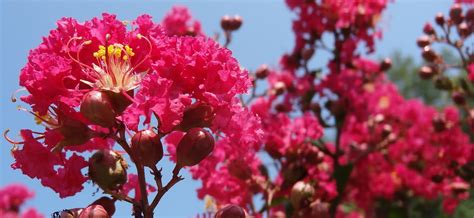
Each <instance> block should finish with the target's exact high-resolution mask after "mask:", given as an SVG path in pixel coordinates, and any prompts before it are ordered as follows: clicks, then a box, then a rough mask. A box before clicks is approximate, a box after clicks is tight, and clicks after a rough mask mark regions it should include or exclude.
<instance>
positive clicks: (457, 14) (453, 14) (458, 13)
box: [449, 4, 463, 24]
mask: <svg viewBox="0 0 474 218" xmlns="http://www.w3.org/2000/svg"><path fill="white" fill-rule="evenodd" d="M449 18H451V20H452V21H453V22H454V23H455V24H459V23H461V22H462V20H463V16H462V6H461V5H460V4H454V5H453V6H451V9H450V10H449Z"/></svg>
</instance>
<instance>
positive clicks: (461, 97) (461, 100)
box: [451, 92, 466, 106]
mask: <svg viewBox="0 0 474 218" xmlns="http://www.w3.org/2000/svg"><path fill="white" fill-rule="evenodd" d="M451 98H452V99H453V101H454V103H456V104H457V105H459V106H462V105H465V104H466V96H465V94H464V93H462V92H453V94H452V95H451Z"/></svg>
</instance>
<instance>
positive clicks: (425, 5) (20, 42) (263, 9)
mask: <svg viewBox="0 0 474 218" xmlns="http://www.w3.org/2000/svg"><path fill="white" fill-rule="evenodd" d="M0 1H1V5H0V10H1V12H0V14H1V15H0V27H1V28H0V29H1V35H0V42H1V43H0V49H1V52H0V66H1V70H0V89H1V91H0V130H1V131H2V132H3V130H5V129H7V128H9V129H11V130H12V131H11V136H15V134H16V133H17V132H18V131H19V130H20V129H21V128H38V127H36V126H35V125H34V121H33V118H32V117H31V116H30V115H28V114H26V113H23V112H19V111H17V110H16V109H15V108H16V104H12V103H11V102H10V100H9V99H10V95H11V93H12V92H13V91H15V90H16V89H18V88H19V87H18V75H19V71H20V69H21V68H22V67H23V66H24V64H25V63H26V58H27V55H28V51H29V50H30V49H32V48H35V47H36V46H38V44H39V43H40V42H41V37H42V36H45V35H47V34H48V32H49V31H50V30H51V29H53V28H55V26H56V20H58V19H59V18H61V17H65V16H67V17H74V18H76V19H78V20H80V21H84V20H88V19H91V18H92V17H95V16H100V14H101V13H102V12H108V13H114V14H117V15H118V17H119V18H120V19H123V20H132V19H134V18H135V17H137V16H138V15H140V14H143V13H146V14H150V15H152V16H153V17H154V19H155V21H159V20H161V18H162V17H163V16H164V14H165V13H166V12H167V11H168V10H169V9H170V8H171V6H172V5H175V4H180V5H186V6H188V7H189V8H190V9H191V11H192V14H193V16H194V17H195V18H196V19H198V20H200V21H201V23H202V26H203V28H204V30H205V32H206V33H207V34H209V35H212V34H213V33H214V32H216V31H219V30H220V27H219V20H220V17H221V16H223V15H225V14H231V15H233V14H239V15H241V16H242V17H243V19H244V24H243V27H242V28H241V29H240V30H239V31H238V32H237V33H236V34H235V36H234V42H233V43H232V44H231V46H230V49H231V50H232V51H233V53H234V56H235V57H236V58H237V59H238V60H239V61H240V63H241V64H242V66H244V67H246V68H248V69H255V68H256V67H258V66H259V65H260V64H262V63H267V64H270V65H276V63H277V62H278V59H279V57H280V56H281V55H282V54H283V53H284V52H286V51H290V50H291V49H292V45H293V35H292V32H291V18H292V14H291V13H290V12H289V11H288V9H287V8H286V7H285V5H284V3H283V2H282V1H275V0H260V1H251V0H240V1H237V0H230V1H224V0H213V1H211V0H206V1H198V0H195V1H153V0H148V1H144V0H130V1H125V0H82V1H79V0H70V1H68V0H54V1H53V0H28V1H27V0H0ZM450 5H451V1H447V0H399V1H397V2H395V3H393V4H390V5H389V9H388V11H386V13H385V15H384V17H383V19H382V23H381V25H382V27H383V29H384V37H383V39H382V41H380V42H379V43H378V46H377V52H376V53H375V54H374V55H373V57H374V58H380V57H384V56H388V55H389V54H390V53H391V52H392V51H395V50H400V51H402V53H404V54H411V55H414V56H419V55H418V54H419V50H418V49H417V47H416V45H415V40H416V38H417V37H418V36H419V35H420V34H421V28H422V26H423V24H424V23H425V22H426V21H428V20H432V19H433V17H434V15H435V13H436V12H439V11H444V12H446V11H447V10H448V9H449V6H450ZM10 147H11V145H10V144H8V143H7V142H6V141H5V140H4V139H3V138H1V139H0V186H4V185H6V184H9V183H13V182H20V183H23V184H26V185H27V186H28V187H30V188H31V189H33V190H35V192H36V197H35V198H34V199H33V200H32V201H30V202H29V205H33V206H35V207H36V208H38V209H39V210H40V211H41V212H42V213H44V214H45V215H47V216H49V215H50V214H51V213H52V212H54V211H57V210H60V209H65V208H74V207H81V206H86V205H87V204H89V203H90V202H92V201H93V200H94V199H96V198H98V197H100V196H101V195H100V193H97V194H95V196H93V194H94V193H95V192H96V188H95V187H93V186H92V185H91V184H86V188H85V189H84V191H83V192H81V193H79V194H77V195H76V196H74V197H70V198H66V199H60V198H59V197H58V196H57V194H55V193H54V192H53V191H51V190H50V189H47V188H43V187H42V186H41V185H40V183H39V181H37V180H31V179H30V178H28V177H26V176H24V175H22V174H21V172H19V171H14V170H12V169H11V168H10V164H11V163H12V162H13V160H12V158H11V156H10ZM161 165H162V167H163V168H164V172H165V174H166V173H168V174H166V176H167V175H169V172H170V171H171V170H172V165H171V164H170V163H161ZM182 175H183V176H184V177H185V180H184V181H182V182H180V183H178V184H177V185H176V186H175V187H174V188H173V189H172V190H171V191H170V192H169V193H167V194H166V195H165V197H164V199H163V200H162V201H161V203H160V205H159V206H158V208H157V210H156V213H155V214H156V217H194V216H195V215H196V214H197V213H199V212H202V211H203V208H204V204H203V202H202V201H199V200H198V199H197V197H196V193H195V191H194V190H195V189H196V188H197V187H199V183H198V182H196V181H193V180H192V179H191V178H190V175H189V174H188V173H187V172H186V171H182ZM166 176H165V179H167V178H168V177H166ZM129 214H130V206H129V205H128V204H117V212H116V217H129Z"/></svg>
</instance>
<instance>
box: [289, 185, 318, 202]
mask: <svg viewBox="0 0 474 218" xmlns="http://www.w3.org/2000/svg"><path fill="white" fill-rule="evenodd" d="M314 193H315V190H314V188H313V186H312V185H310V184H309V183H306V182H303V181H299V182H297V183H295V184H294V185H293V187H292V188H291V193H290V201H291V204H292V205H293V207H294V208H301V207H306V206H308V205H309V203H310V202H311V198H312V197H313V195H314Z"/></svg>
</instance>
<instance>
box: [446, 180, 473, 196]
mask: <svg viewBox="0 0 474 218" xmlns="http://www.w3.org/2000/svg"><path fill="white" fill-rule="evenodd" d="M450 186H451V190H452V191H453V193H455V194H462V193H464V192H466V191H468V190H469V184H467V183H465V182H453V183H451V184H450Z"/></svg>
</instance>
